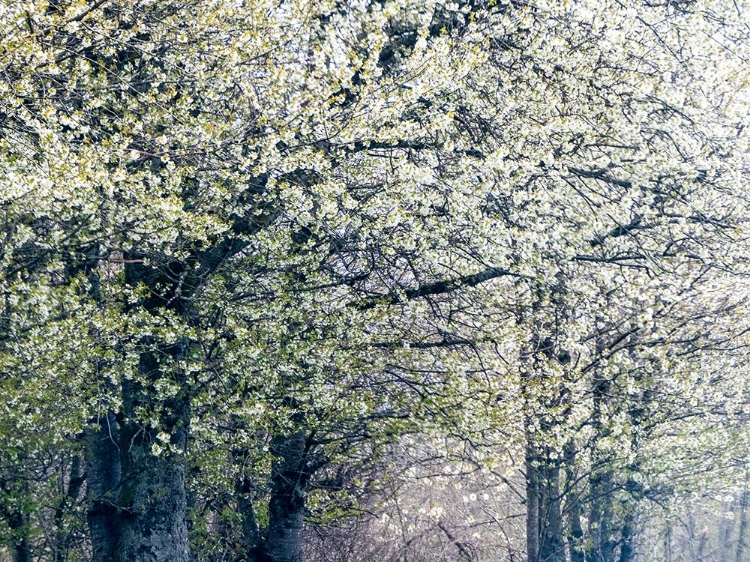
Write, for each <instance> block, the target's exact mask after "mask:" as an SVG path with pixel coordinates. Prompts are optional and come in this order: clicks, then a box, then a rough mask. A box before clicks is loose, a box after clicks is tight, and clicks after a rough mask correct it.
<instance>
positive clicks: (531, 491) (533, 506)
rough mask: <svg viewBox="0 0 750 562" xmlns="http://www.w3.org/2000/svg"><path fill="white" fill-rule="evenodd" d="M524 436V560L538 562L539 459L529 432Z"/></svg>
mask: <svg viewBox="0 0 750 562" xmlns="http://www.w3.org/2000/svg"><path fill="white" fill-rule="evenodd" d="M526 434H527V438H526V439H527V442H526V559H527V560H528V562H539V538H540V537H539V519H540V511H539V496H540V490H539V483H540V482H539V481H540V478H539V467H538V466H537V465H538V462H539V459H538V457H537V455H536V451H535V448H534V446H533V444H532V443H531V436H530V435H529V432H528V431H527V433H526Z"/></svg>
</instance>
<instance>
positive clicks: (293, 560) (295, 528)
mask: <svg viewBox="0 0 750 562" xmlns="http://www.w3.org/2000/svg"><path fill="white" fill-rule="evenodd" d="M271 450H272V452H273V453H274V455H276V457H277V461H276V462H275V463H274V467H273V471H272V476H271V499H270V501H269V504H268V528H267V529H266V537H265V541H264V549H263V550H264V552H265V555H266V556H267V559H268V560H269V561H270V562H302V559H303V554H302V526H303V522H304V512H305V488H306V486H307V481H308V480H309V477H310V475H309V474H308V471H307V469H306V460H307V459H306V442H305V433H304V432H303V431H301V430H300V431H298V432H296V433H294V434H292V435H290V436H284V437H276V438H274V440H273V442H272V446H271Z"/></svg>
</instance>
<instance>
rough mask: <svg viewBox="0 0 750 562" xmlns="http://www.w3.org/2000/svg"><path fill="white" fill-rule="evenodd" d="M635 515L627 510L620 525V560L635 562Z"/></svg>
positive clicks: (622, 561)
mask: <svg viewBox="0 0 750 562" xmlns="http://www.w3.org/2000/svg"><path fill="white" fill-rule="evenodd" d="M635 535H636V533H635V515H634V514H633V513H632V512H628V513H627V514H626V515H625V523H624V525H623V526H622V543H621V545H620V562H635Z"/></svg>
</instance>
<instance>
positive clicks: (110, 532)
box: [83, 412, 121, 562]
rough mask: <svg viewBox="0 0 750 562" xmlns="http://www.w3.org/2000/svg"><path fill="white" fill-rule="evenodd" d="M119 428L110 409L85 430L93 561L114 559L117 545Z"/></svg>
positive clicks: (88, 514) (89, 522) (88, 517)
mask: <svg viewBox="0 0 750 562" xmlns="http://www.w3.org/2000/svg"><path fill="white" fill-rule="evenodd" d="M118 439H119V429H118V426H117V421H116V420H115V415H114V414H113V413H111V412H109V413H107V414H106V415H105V416H104V417H103V418H102V419H100V420H98V421H96V422H95V423H93V424H92V425H91V427H89V428H87V429H86V430H84V433H83V443H84V461H85V463H86V495H87V501H88V511H87V513H86V519H87V522H88V526H89V533H90V536H91V545H92V558H91V559H92V562H110V561H111V560H113V559H114V554H115V548H116V546H117V516H118V509H117V488H118V486H119V484H120V476H121V472H120V448H119V446H118V443H117V442H118Z"/></svg>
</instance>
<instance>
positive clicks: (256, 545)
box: [235, 474, 267, 562]
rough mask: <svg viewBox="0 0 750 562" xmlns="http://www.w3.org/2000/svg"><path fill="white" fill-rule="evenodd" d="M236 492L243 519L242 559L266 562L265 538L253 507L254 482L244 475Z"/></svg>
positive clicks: (238, 508) (251, 561) (239, 510)
mask: <svg viewBox="0 0 750 562" xmlns="http://www.w3.org/2000/svg"><path fill="white" fill-rule="evenodd" d="M235 491H236V493H237V511H238V512H239V514H240V516H241V517H242V551H243V553H244V557H243V558H242V559H243V560H245V561H246V562H265V560H267V558H265V554H264V553H263V537H262V536H261V532H260V527H259V525H258V520H257V518H256V516H255V508H254V507H253V497H252V482H251V481H250V479H249V478H247V476H245V475H244V474H243V475H242V476H240V478H239V479H238V482H237V485H236V487H235ZM264 558H265V560H264Z"/></svg>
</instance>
